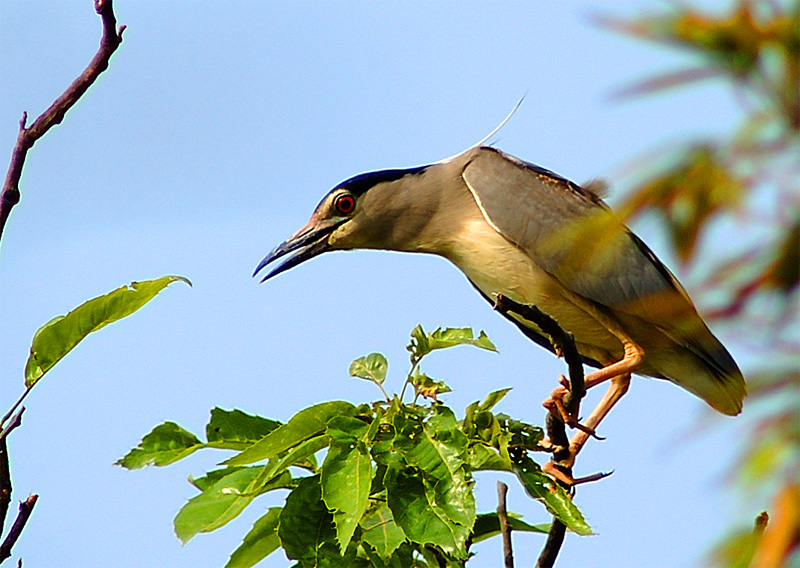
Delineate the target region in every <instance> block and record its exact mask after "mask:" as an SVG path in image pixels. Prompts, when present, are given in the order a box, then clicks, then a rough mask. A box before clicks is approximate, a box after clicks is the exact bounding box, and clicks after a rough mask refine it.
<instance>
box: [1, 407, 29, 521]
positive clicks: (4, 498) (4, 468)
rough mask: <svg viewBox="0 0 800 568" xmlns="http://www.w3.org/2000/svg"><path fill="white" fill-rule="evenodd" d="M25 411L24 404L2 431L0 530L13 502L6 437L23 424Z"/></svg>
mask: <svg viewBox="0 0 800 568" xmlns="http://www.w3.org/2000/svg"><path fill="white" fill-rule="evenodd" d="M23 412H25V407H24V406H23V407H22V408H20V409H19V412H17V413H16V414H15V415H14V418H12V419H11V422H9V423H8V426H6V427H5V428H3V429H2V432H0V530H2V527H4V526H6V516H7V515H8V506H9V505H10V504H11V467H10V466H9V463H8V445H7V444H6V438H7V437H8V435H9V434H10V433H11V432H12V431H13V430H14V429H15V428H17V427H18V426H20V425H21V424H22V413H23Z"/></svg>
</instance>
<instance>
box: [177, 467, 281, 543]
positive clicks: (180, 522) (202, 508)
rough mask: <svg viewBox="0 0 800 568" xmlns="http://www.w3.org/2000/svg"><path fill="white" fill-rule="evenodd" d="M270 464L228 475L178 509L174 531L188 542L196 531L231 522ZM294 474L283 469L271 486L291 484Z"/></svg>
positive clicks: (248, 499) (246, 501) (254, 491)
mask: <svg viewBox="0 0 800 568" xmlns="http://www.w3.org/2000/svg"><path fill="white" fill-rule="evenodd" d="M266 467H267V466H258V467H246V468H242V469H237V470H235V471H234V472H233V473H231V474H230V475H226V476H225V477H223V478H222V479H220V480H219V481H217V482H216V483H215V484H214V485H212V486H211V487H209V488H208V489H207V490H206V491H203V493H201V494H200V495H197V496H196V497H193V498H191V499H189V501H188V502H187V503H186V504H185V505H184V506H183V507H182V508H181V510H180V511H178V514H177V515H176V516H175V520H174V522H173V526H174V529H175V534H176V535H177V536H178V538H179V539H181V541H182V542H183V543H184V544H185V543H187V542H188V541H189V540H190V539H191V538H192V537H193V536H195V535H196V534H197V533H201V532H211V531H213V530H215V529H218V528H219V527H221V526H223V525H225V524H226V523H228V522H230V521H231V520H233V519H234V518H236V517H237V516H238V515H239V513H241V512H242V511H243V510H244V508H245V507H247V505H249V504H250V503H251V502H252V500H253V499H255V498H256V497H257V496H258V495H259V493H260V492H261V493H263V492H264V490H265V488H264V487H261V488H260V491H258V490H257V488H256V486H257V485H258V484H259V479H260V477H261V476H262V474H263V472H264V469H265V468H266ZM291 483H292V476H291V475H290V474H289V472H288V471H286V472H283V473H282V474H281V475H279V476H278V477H276V478H274V479H273V480H272V481H271V482H270V486H271V488H272V489H277V488H279V487H288V486H289V485H291Z"/></svg>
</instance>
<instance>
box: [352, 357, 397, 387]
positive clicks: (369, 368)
mask: <svg viewBox="0 0 800 568" xmlns="http://www.w3.org/2000/svg"><path fill="white" fill-rule="evenodd" d="M388 370H389V362H388V361H387V360H386V357H384V356H383V354H381V353H370V354H369V355H365V356H364V357H359V358H358V359H356V360H355V361H353V362H352V363H350V376H351V377H358V378H359V379H366V380H368V381H372V382H373V383H376V384H379V385H382V384H383V382H384V381H385V380H386V373H387V372H388Z"/></svg>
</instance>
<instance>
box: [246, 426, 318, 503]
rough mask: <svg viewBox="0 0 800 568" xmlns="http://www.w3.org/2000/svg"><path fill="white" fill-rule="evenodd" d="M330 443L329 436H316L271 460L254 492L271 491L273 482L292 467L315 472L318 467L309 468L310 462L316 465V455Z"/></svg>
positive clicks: (254, 485)
mask: <svg viewBox="0 0 800 568" xmlns="http://www.w3.org/2000/svg"><path fill="white" fill-rule="evenodd" d="M329 443H330V438H328V437H327V436H315V437H313V438H309V439H308V440H305V441H304V442H300V443H299V444H297V445H296V446H295V447H293V448H292V449H291V450H289V451H288V452H286V453H285V454H283V455H282V456H281V457H280V458H273V459H270V460H269V463H268V464H267V467H266V468H265V469H264V473H263V474H262V475H261V477H260V478H259V479H258V480H256V482H255V483H254V484H253V489H254V491H257V492H258V493H259V494H261V493H264V492H265V491H269V490H271V483H272V480H273V479H274V478H275V477H276V476H278V475H279V474H282V473H283V472H284V471H285V470H287V469H288V468H289V467H291V466H298V467H305V468H306V469H310V470H311V471H315V470H316V467H308V466H309V465H310V464H309V462H311V463H312V464H316V461H315V460H314V454H315V453H317V452H318V451H320V450H321V449H323V448H325V447H327V446H328V444H329Z"/></svg>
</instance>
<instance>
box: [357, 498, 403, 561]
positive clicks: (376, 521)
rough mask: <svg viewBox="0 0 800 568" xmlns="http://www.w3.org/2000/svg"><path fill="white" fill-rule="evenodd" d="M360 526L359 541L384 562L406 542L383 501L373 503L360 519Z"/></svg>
mask: <svg viewBox="0 0 800 568" xmlns="http://www.w3.org/2000/svg"><path fill="white" fill-rule="evenodd" d="M360 526H361V540H362V541H364V542H366V543H368V544H369V545H370V546H372V547H373V548H374V549H375V552H376V553H377V554H378V556H380V557H381V558H382V559H383V560H385V561H388V560H389V558H390V557H391V556H392V553H393V552H394V551H395V550H396V549H397V547H398V546H400V545H401V544H402V543H403V542H404V541H405V540H406V535H405V533H403V531H402V529H400V527H398V526H397V524H396V523H395V522H394V518H393V517H392V511H391V510H390V509H389V506H388V505H387V504H386V502H385V501H375V502H374V503H373V504H372V507H370V509H369V510H368V511H367V512H366V514H364V516H363V517H362V518H361V523H360Z"/></svg>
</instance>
